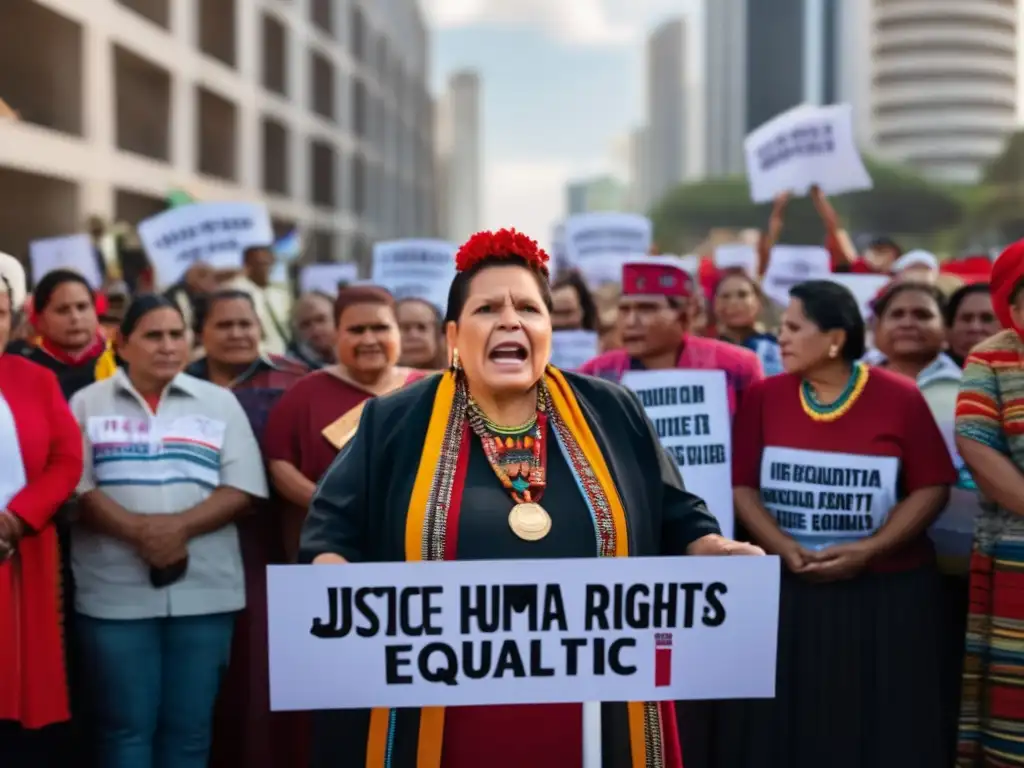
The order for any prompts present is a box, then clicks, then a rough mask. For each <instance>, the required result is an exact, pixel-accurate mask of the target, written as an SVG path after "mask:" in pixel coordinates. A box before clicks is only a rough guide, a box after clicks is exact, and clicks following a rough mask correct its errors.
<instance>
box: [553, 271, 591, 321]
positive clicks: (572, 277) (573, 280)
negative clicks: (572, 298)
mask: <svg viewBox="0 0 1024 768" xmlns="http://www.w3.org/2000/svg"><path fill="white" fill-rule="evenodd" d="M562 288H572V289H573V290H575V291H576V295H577V296H578V297H579V299H580V310H581V311H582V313H583V330H585V331H596V330H597V303H596V302H595V301H594V295H593V294H592V293H591V292H590V288H588V287H587V283H586V281H585V280H584V279H583V275H581V274H580V273H579V271H578V270H575V269H571V270H569V271H568V272H565V273H563V274H562V275H561V276H560V277H559V278H558V279H557V280H556V281H555V283H554V285H552V286H551V292H552V293H554V292H555V291H558V290H561V289H562Z"/></svg>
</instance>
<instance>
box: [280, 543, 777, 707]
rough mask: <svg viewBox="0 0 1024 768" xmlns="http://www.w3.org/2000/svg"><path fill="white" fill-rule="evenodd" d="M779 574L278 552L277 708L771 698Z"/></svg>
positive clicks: (660, 562)
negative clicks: (283, 562)
mask: <svg viewBox="0 0 1024 768" xmlns="http://www.w3.org/2000/svg"><path fill="white" fill-rule="evenodd" d="M779 578H780V563H779V559H778V558H776V557H664V558H662V557H650V558H644V557H637V558H633V557H623V558H613V557H609V558H596V557H595V558H580V559H572V560H564V559H552V560H547V559H537V560H495V561H469V560H464V561H460V560H456V561H448V562H409V563H353V564H349V565H345V566H342V567H337V566H270V567H269V568H268V569H267V586H268V591H267V600H268V612H269V617H268V626H269V637H268V641H269V656H270V703H271V708H272V709H273V710H275V711H283V710H315V709H362V708H368V707H431V706H478V705H489V704H544V703H558V702H594V701H667V700H677V699H733V698H743V699H748V698H765V697H771V696H774V693H775V653H776V637H777V633H778V600H779ZM659 650H667V653H663V654H659V653H658V651H659Z"/></svg>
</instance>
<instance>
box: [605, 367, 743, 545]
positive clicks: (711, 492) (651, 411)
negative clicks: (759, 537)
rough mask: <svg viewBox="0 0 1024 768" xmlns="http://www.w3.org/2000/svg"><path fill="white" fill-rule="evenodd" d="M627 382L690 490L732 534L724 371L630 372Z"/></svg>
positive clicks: (726, 533)
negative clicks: (702, 500)
mask: <svg viewBox="0 0 1024 768" xmlns="http://www.w3.org/2000/svg"><path fill="white" fill-rule="evenodd" d="M622 386H624V387H627V388H628V389H632V390H633V391H634V392H636V395H637V397H638V398H640V403H641V405H643V407H644V410H645V411H646V412H647V416H648V417H649V418H650V420H651V421H652V422H653V423H654V429H655V431H656V432H657V433H658V437H659V438H661V444H662V446H663V447H664V448H665V450H666V451H668V453H669V455H670V456H671V457H672V459H673V460H674V461H675V463H676V465H677V466H678V467H679V472H680V474H682V476H683V483H684V484H685V486H686V490H688V491H690V492H691V493H695V494H697V495H698V496H700V497H701V498H702V499H704V501H705V502H706V503H707V505H708V509H709V510H710V511H711V514H713V515H714V516H715V518H716V519H717V520H718V525H719V526H720V527H721V529H722V535H723V536H725V537H726V538H730V539H731V538H732V532H733V506H732V426H731V424H732V421H731V419H730V417H729V395H728V390H727V388H726V381H725V372H724V371H696V370H687V369H682V368H679V369H673V370H665V371H628V372H627V373H626V374H625V375H624V376H623V377H622Z"/></svg>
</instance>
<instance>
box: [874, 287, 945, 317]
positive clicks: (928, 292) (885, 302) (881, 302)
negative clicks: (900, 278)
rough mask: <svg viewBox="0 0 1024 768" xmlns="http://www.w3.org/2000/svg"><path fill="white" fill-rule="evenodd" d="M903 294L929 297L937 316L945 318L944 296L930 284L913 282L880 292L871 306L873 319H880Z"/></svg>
mask: <svg viewBox="0 0 1024 768" xmlns="http://www.w3.org/2000/svg"><path fill="white" fill-rule="evenodd" d="M904 293H923V294H924V295H925V296H929V297H931V299H932V301H934V302H935V306H936V307H938V309H939V315H941V316H942V317H945V315H946V296H945V294H943V293H942V291H941V290H939V289H938V288H937V287H936V286H934V285H931V284H930V283H918V282H914V281H908V282H905V283H894V284H892V285H890V286H889V287H888V288H886V289H885V290H884V291H882V295H881V296H879V297H878V298H877V299H875V303H874V304H873V305H872V311H873V312H874V314H875V317H877V318H879V319H881V318H882V316H883V315H884V314H885V313H886V311H887V310H888V309H889V305H890V304H892V302H893V300H894V299H895V298H896V297H897V296H900V295H902V294H904Z"/></svg>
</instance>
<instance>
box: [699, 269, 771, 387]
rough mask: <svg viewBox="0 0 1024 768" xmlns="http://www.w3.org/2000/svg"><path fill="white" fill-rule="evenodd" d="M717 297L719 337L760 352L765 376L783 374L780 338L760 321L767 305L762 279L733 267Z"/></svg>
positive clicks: (719, 286) (721, 280)
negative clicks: (762, 291)
mask: <svg viewBox="0 0 1024 768" xmlns="http://www.w3.org/2000/svg"><path fill="white" fill-rule="evenodd" d="M714 296H715V304H714V311H715V326H716V328H717V329H718V336H719V338H721V339H722V341H728V342H730V343H732V344H739V345H740V346H741V347H746V348H747V349H749V350H750V351H751V352H753V353H754V354H755V355H757V358H758V360H760V361H761V367H762V368H763V369H764V374H765V376H774V375H775V374H776V373H782V358H781V357H780V355H779V340H778V339H776V338H775V336H773V335H772V334H770V333H765V331H764V328H762V327H761V326H760V323H759V322H758V317H759V316H760V314H761V310H762V309H763V308H764V296H763V294H762V293H761V286H760V285H759V284H758V282H757V281H756V280H755V279H754V278H752V277H751V276H750V275H748V274H747V273H746V272H745V271H743V270H742V269H730V270H727V271H726V272H724V273H723V274H722V276H721V278H719V280H718V283H717V284H716V285H715V293H714Z"/></svg>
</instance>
